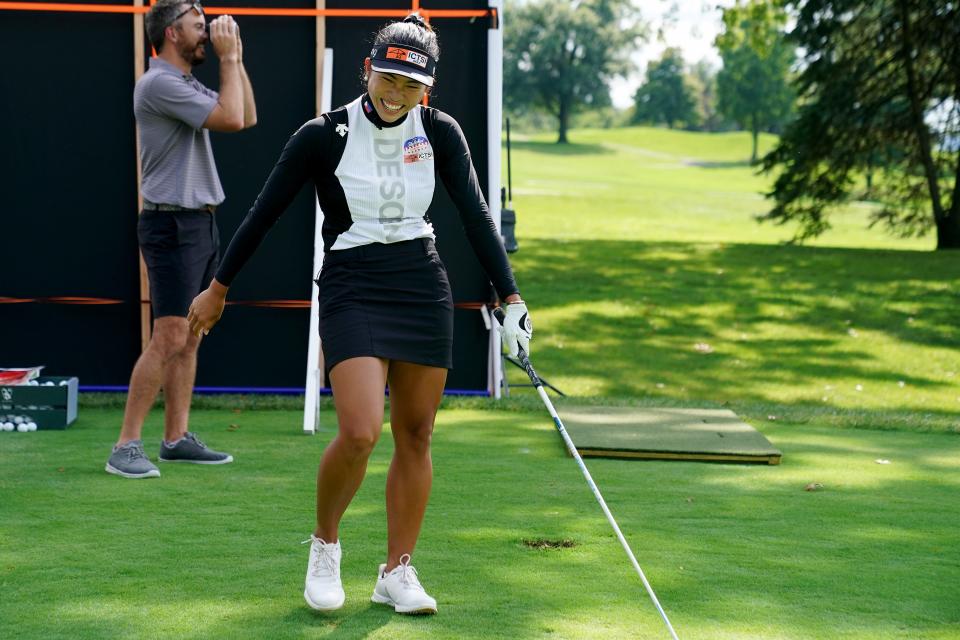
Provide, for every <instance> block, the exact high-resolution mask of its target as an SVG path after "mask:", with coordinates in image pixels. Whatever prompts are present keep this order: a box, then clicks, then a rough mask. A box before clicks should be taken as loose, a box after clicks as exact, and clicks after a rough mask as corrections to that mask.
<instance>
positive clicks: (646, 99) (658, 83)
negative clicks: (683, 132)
mask: <svg viewBox="0 0 960 640" xmlns="http://www.w3.org/2000/svg"><path fill="white" fill-rule="evenodd" d="M634 102H635V103H636V108H635V110H634V114H633V121H634V122H652V123H655V124H658V123H661V122H664V123H666V125H667V128H669V129H673V124H674V123H675V122H684V123H687V125H696V124H697V122H696V120H697V112H696V101H695V99H694V97H693V91H692V90H691V89H690V87H688V86H687V84H686V82H685V81H684V75H683V54H682V53H681V52H680V50H679V49H676V48H673V47H670V48H668V49H667V50H666V51H664V52H663V56H661V58H660V59H659V60H654V61H652V62H650V64H649V65H648V66H647V79H646V82H644V83H643V84H642V85H640V88H639V89H637V93H636V96H635V97H634Z"/></svg>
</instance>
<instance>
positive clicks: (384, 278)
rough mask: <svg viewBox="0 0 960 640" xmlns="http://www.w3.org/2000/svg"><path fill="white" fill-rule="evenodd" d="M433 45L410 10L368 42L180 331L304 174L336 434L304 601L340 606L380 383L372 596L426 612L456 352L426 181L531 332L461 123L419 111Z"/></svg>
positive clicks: (207, 310) (218, 290)
mask: <svg viewBox="0 0 960 640" xmlns="http://www.w3.org/2000/svg"><path fill="white" fill-rule="evenodd" d="M439 54H440V48H439V46H438V44H437V36H436V34H435V33H434V32H433V30H432V29H431V28H430V27H429V26H428V25H427V24H425V23H424V22H423V20H422V19H421V18H420V17H419V16H418V15H411V16H409V17H407V18H406V19H404V20H403V21H401V22H395V23H392V24H389V25H387V26H386V27H384V28H383V29H381V30H380V31H379V33H377V35H376V38H375V41H374V45H373V48H372V50H371V52H370V57H368V58H367V59H366V60H365V61H364V78H365V80H366V85H367V91H366V93H365V94H364V95H362V96H360V97H359V98H357V99H356V100H354V101H353V102H351V103H349V104H347V105H346V106H343V107H340V108H339V109H336V110H334V111H331V112H329V113H325V114H323V115H322V116H320V117H319V118H316V119H315V120H311V121H309V122H307V123H306V124H304V125H303V126H302V127H301V128H300V130H299V131H297V132H296V133H295V134H294V135H293V136H292V137H291V138H290V140H289V142H288V143H287V146H286V148H284V150H283V153H282V154H281V156H280V159H279V160H278V161H277V164H276V166H275V167H274V168H273V171H272V172H271V173H270V177H269V178H268V179H267V182H266V184H265V185H264V187H263V190H262V191H261V193H260V195H259V197H258V198H257V200H256V202H255V203H254V205H253V207H252V208H251V209H250V211H249V213H248V214H247V216H246V218H245V219H244V221H243V223H242V224H241V225H240V227H239V229H237V233H236V234H235V235H234V237H233V239H232V240H231V242H230V246H229V247H228V248H227V251H226V253H225V255H224V258H223V261H222V262H221V265H220V268H219V270H218V271H217V273H216V277H215V278H214V280H213V281H212V283H211V284H210V287H209V288H208V289H207V290H206V291H204V292H202V293H201V294H200V295H199V296H197V297H196V299H194V301H193V304H192V305H191V307H190V311H189V317H188V319H189V321H190V327H191V330H192V331H193V332H194V333H195V334H197V335H199V334H200V332H208V331H209V330H210V328H211V327H213V325H214V324H216V322H217V321H218V320H219V318H220V315H221V313H222V312H223V307H224V301H225V298H226V295H227V289H228V287H229V286H230V284H231V282H232V281H233V278H234V277H235V276H236V275H237V273H238V272H239V271H240V269H241V267H242V266H243V265H244V263H245V262H246V261H247V260H248V259H249V258H250V256H251V254H252V253H253V252H254V251H255V249H256V248H257V246H258V245H259V243H260V242H261V240H262V239H263V238H264V236H265V235H266V233H267V231H268V230H269V229H270V227H271V226H272V225H273V224H274V223H275V222H276V220H277V219H278V218H279V217H280V215H281V214H282V213H283V211H284V209H286V207H287V206H288V205H289V203H290V201H291V200H292V199H293V198H294V196H295V195H296V194H297V192H298V191H299V190H300V187H301V186H302V185H303V183H304V182H305V181H306V180H313V182H314V184H315V185H316V191H317V198H318V199H319V202H320V205H321V207H322V208H323V212H324V221H323V243H324V251H325V255H324V261H323V269H322V270H321V273H320V277H319V279H318V280H317V284H318V285H319V287H320V336H321V339H322V344H323V354H324V358H325V365H326V367H327V369H328V371H329V379H330V383H331V386H332V388H333V397H334V404H335V406H336V411H337V422H338V425H339V427H338V433H337V436H336V437H335V438H334V439H333V441H332V442H330V444H329V445H328V446H327V448H326V450H325V451H324V453H323V457H322V459H321V461H320V468H319V470H318V472H317V526H316V529H315V530H314V533H313V535H312V536H311V542H312V544H311V547H310V560H309V564H308V566H307V577H306V588H305V590H304V597H305V598H306V600H307V603H308V604H309V605H310V606H311V607H313V608H314V609H319V610H321V611H329V610H333V609H337V608H339V607H341V606H342V605H343V601H344V593H343V587H342V585H341V582H340V554H341V551H340V538H339V535H338V526H339V523H340V518H341V517H342V516H343V513H344V511H345V510H346V509H347V505H349V504H350V501H351V500H352V499H353V496H354V494H355V493H356V491H357V489H358V488H359V487H360V483H361V482H362V481H363V477H364V473H365V471H366V467H367V459H368V458H369V456H370V453H371V451H372V450H373V447H374V445H375V444H376V442H377V439H378V438H379V436H380V431H381V424H382V422H383V407H384V400H383V392H384V387H385V386H389V388H390V424H391V429H392V432H393V439H394V443H395V452H394V455H393V460H392V461H391V463H390V470H389V472H388V474H387V487H386V503H387V558H386V563H385V564H382V565H380V570H379V572H378V574H377V581H376V586H375V587H374V590H373V597H372V599H373V601H374V602H377V603H381V604H388V605H391V606H393V607H394V609H395V610H396V611H397V612H399V613H436V610H437V603H436V600H434V599H433V598H432V597H430V596H429V595H427V593H426V591H425V590H424V588H423V587H422V586H421V585H420V582H419V580H418V579H417V573H416V570H415V569H414V568H413V566H412V565H411V564H410V559H411V556H412V555H413V551H414V547H415V546H416V543H417V537H418V535H419V533H420V526H421V523H422V521H423V514H424V510H425V509H426V506H427V499H428V497H429V495H430V485H431V482H432V478H433V471H432V465H431V460H430V437H431V433H432V431H433V424H434V419H435V416H436V412H437V408H438V407H439V404H440V398H441V395H442V392H443V386H444V382H445V381H446V377H447V370H448V369H450V368H451V367H452V361H453V355H452V345H453V298H452V296H451V293H450V284H449V282H448V280H447V274H446V270H445V268H444V265H443V263H442V262H441V261H440V258H439V257H438V255H437V252H436V249H435V248H434V234H433V226H432V225H431V224H430V222H429V220H428V219H427V218H426V212H427V208H428V207H429V206H430V202H431V201H432V200H433V196H434V190H435V187H436V176H437V175H439V176H440V179H441V180H442V181H443V183H444V185H446V187H447V190H448V191H449V193H450V196H451V197H452V199H453V202H454V203H455V204H456V206H457V209H458V211H459V215H460V219H461V221H462V223H463V227H464V228H465V230H466V233H467V236H468V238H469V240H470V243H471V246H472V247H473V250H474V251H475V252H476V255H477V258H478V259H479V261H480V263H481V264H482V265H483V268H484V269H485V271H486V273H487V275H488V276H489V278H490V280H491V281H492V282H493V284H494V286H495V287H496V290H497V292H498V294H499V295H500V298H501V300H503V301H504V302H505V303H506V320H505V322H504V327H503V329H502V332H503V337H504V340H505V341H506V342H507V346H508V349H509V350H510V352H511V353H512V354H513V355H516V353H517V348H518V345H519V346H521V347H523V349H525V350H527V349H528V348H529V340H530V337H531V333H532V325H531V323H530V319H529V316H528V315H527V309H526V306H525V305H524V303H523V301H522V300H521V299H520V295H519V290H518V289H517V285H516V282H515V281H514V278H513V273H512V271H511V269H510V264H509V262H508V261H507V256H506V253H505V252H504V250H503V247H502V245H501V244H500V238H499V236H498V234H497V230H496V227H495V226H494V224H493V221H492V220H491V218H490V214H489V212H488V209H487V204H486V202H485V201H484V199H483V195H482V193H481V191H480V187H479V185H478V184H477V176H476V171H475V170H474V168H473V164H472V162H471V160H470V151H469V149H468V148H467V142H466V140H465V139H464V136H463V133H462V132H461V130H460V127H459V125H458V124H457V123H456V121H454V120H453V118H451V117H450V116H448V115H447V114H445V113H443V112H441V111H438V110H436V109H432V108H429V107H424V106H422V105H421V102H422V100H423V97H424V95H425V94H426V93H427V92H428V91H429V90H430V87H432V86H433V81H434V74H435V71H436V65H437V58H438V57H439Z"/></svg>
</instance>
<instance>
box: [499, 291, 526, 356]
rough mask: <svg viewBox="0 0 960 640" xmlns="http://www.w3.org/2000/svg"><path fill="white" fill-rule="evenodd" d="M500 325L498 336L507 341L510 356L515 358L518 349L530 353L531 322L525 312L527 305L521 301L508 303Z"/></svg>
mask: <svg viewBox="0 0 960 640" xmlns="http://www.w3.org/2000/svg"><path fill="white" fill-rule="evenodd" d="M506 309H507V312H506V313H505V314H504V318H503V324H502V325H501V326H500V337H501V338H502V339H503V341H504V342H506V343H507V351H508V352H509V353H510V357H512V358H516V357H517V355H518V354H519V350H520V349H523V350H524V352H526V353H527V354H528V355H529V354H530V338H532V337H533V322H531V321H530V314H529V313H527V305H525V304H524V303H522V302H514V303H508V304H507V305H506Z"/></svg>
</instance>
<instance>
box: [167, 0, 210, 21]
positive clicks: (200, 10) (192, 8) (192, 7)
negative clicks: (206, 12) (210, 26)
mask: <svg viewBox="0 0 960 640" xmlns="http://www.w3.org/2000/svg"><path fill="white" fill-rule="evenodd" d="M191 11H196V12H197V15H199V16H202V15H203V7H202V6H201V5H200V3H199V2H194V3H193V4H191V5H190V6H189V7H187V9H186V10H185V11H182V12H181V13H179V14H178V15H177V17H176V18H174V19H173V20H171V21H170V24H173V23H174V22H176V21H177V20H179V19H180V18H182V17H183V16H185V15H187V14H188V13H190V12H191Z"/></svg>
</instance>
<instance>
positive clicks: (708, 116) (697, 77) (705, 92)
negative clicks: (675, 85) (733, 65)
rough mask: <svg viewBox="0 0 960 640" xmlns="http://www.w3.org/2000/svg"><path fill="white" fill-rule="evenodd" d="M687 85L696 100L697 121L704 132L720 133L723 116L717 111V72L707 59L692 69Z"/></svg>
mask: <svg viewBox="0 0 960 640" xmlns="http://www.w3.org/2000/svg"><path fill="white" fill-rule="evenodd" d="M687 83H688V84H689V86H690V88H691V90H692V91H693V95H694V99H695V100H696V110H697V120H698V121H699V123H700V128H701V129H702V130H704V131H719V130H720V129H721V128H722V127H723V126H724V122H723V116H721V115H720V113H719V112H718V111H717V72H716V70H715V69H714V67H713V66H712V65H711V64H710V62H709V61H708V60H706V59H704V60H701V61H700V62H698V63H696V64H695V65H693V66H692V67H690V73H689V75H687Z"/></svg>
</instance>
